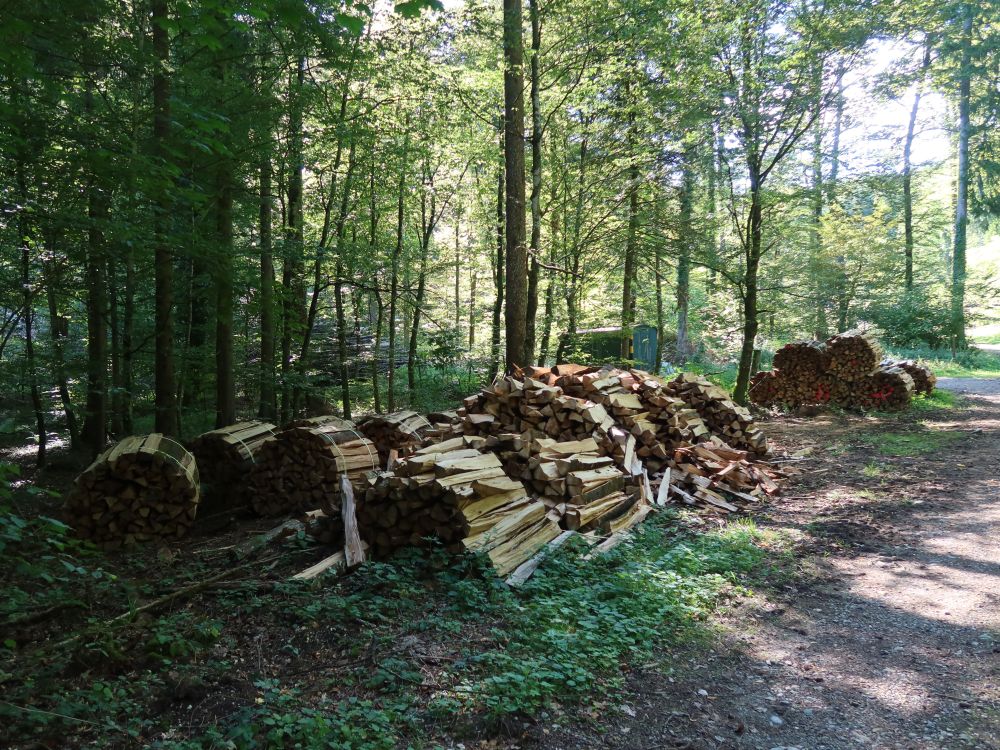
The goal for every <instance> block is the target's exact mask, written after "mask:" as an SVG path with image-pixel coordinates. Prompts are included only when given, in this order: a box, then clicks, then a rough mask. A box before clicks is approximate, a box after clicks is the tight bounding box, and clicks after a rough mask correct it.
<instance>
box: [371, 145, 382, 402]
mask: <svg viewBox="0 0 1000 750" xmlns="http://www.w3.org/2000/svg"><path fill="white" fill-rule="evenodd" d="M375 168H376V166H375V158H374V155H373V156H372V163H371V171H370V172H369V180H368V186H369V201H370V203H369V207H368V213H369V216H368V221H369V224H368V256H369V257H370V258H374V257H376V255H375V252H376V248H377V246H378V218H379V216H378V193H377V192H376V191H375ZM379 283H380V279H379V272H378V269H377V268H376V270H375V272H374V273H373V275H372V290H373V292H372V294H373V296H374V297H375V303H376V305H377V307H378V315H377V318H376V322H375V338H374V341H373V342H372V372H371V375H372V399H373V402H374V403H373V408H374V409H375V413H376V414H381V413H382V394H381V393H380V388H379V377H378V368H379V359H380V358H381V356H382V323H383V322H384V318H385V302H384V301H383V300H382V292H381V291H380V290H379ZM369 307H370V305H369ZM369 319H370V317H369Z"/></svg>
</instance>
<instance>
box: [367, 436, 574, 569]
mask: <svg viewBox="0 0 1000 750" xmlns="http://www.w3.org/2000/svg"><path fill="white" fill-rule="evenodd" d="M458 440H460V441H462V442H463V443H464V444H465V446H466V447H461V446H460V444H456V443H454V442H452V444H451V445H450V446H448V448H447V449H446V450H441V448H442V447H444V446H441V445H438V446H429V447H426V448H422V449H420V450H418V451H416V452H415V453H414V454H413V455H411V456H409V457H407V458H403V459H401V460H400V461H399V462H398V463H397V465H396V466H395V468H394V469H393V471H392V472H385V473H373V474H371V475H369V486H368V488H367V490H366V492H365V499H364V502H363V503H361V504H360V505H359V508H358V527H359V530H360V532H361V537H362V539H364V540H365V541H366V542H367V543H368V545H369V548H370V549H371V550H372V551H373V553H374V554H375V555H377V556H384V555H386V554H388V553H390V552H392V551H393V550H395V549H398V548H400V547H403V546H421V545H425V544H427V543H428V542H429V540H430V539H432V538H434V539H437V540H439V541H440V542H442V543H444V544H446V545H448V546H452V547H457V548H460V549H465V550H469V551H474V552H483V553H485V554H486V555H487V556H488V557H489V559H490V561H491V562H492V563H493V566H494V567H495V568H496V570H497V573H498V574H499V575H506V574H507V573H509V572H510V571H512V570H513V569H514V568H516V567H517V566H518V565H520V564H521V563H522V562H524V561H525V560H527V559H528V558H529V557H531V556H532V555H534V554H535V553H536V552H537V551H538V550H539V549H540V548H541V547H542V546H544V545H545V544H546V543H548V542H550V541H551V540H552V539H554V538H555V537H556V536H558V534H559V533H560V528H559V525H558V523H557V520H556V519H555V518H554V517H553V515H552V514H551V513H550V511H549V509H548V508H546V506H545V504H544V503H542V502H540V501H538V500H534V499H532V498H531V497H530V496H529V495H528V492H527V490H526V489H525V487H524V485H523V484H522V483H521V482H520V481H517V480H515V479H511V478H510V477H508V476H507V475H506V473H505V472H504V469H503V466H502V464H501V462H500V459H499V457H498V456H497V455H496V454H493V453H483V452H482V451H480V450H479V449H478V448H477V447H474V446H475V445H477V444H481V442H480V441H481V439H477V438H475V437H473V438H471V439H469V440H468V441H466V440H464V439H461V438H459V439H458Z"/></svg>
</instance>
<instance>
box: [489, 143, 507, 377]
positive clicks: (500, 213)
mask: <svg viewBox="0 0 1000 750" xmlns="http://www.w3.org/2000/svg"><path fill="white" fill-rule="evenodd" d="M503 141H504V136H503V131H502V130H501V135H500V150H501V151H503ZM505 195H506V191H505V186H504V170H503V168H500V169H498V170H497V202H496V205H497V220H496V242H497V245H496V257H495V259H494V264H493V270H494V272H493V285H494V288H495V289H496V294H495V296H494V298H493V321H492V328H491V331H490V345H491V349H490V351H491V353H492V357H491V362H490V374H489V378H488V380H489V381H490V382H491V383H492V382H493V380H494V379H496V376H497V373H498V372H499V370H500V317H501V314H502V313H503V303H504V275H505V269H506V265H505V262H504V196H505Z"/></svg>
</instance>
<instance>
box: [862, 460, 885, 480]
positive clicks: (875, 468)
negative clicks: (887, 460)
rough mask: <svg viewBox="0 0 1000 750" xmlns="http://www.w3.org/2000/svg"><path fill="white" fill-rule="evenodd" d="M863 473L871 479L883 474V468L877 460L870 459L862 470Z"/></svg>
mask: <svg viewBox="0 0 1000 750" xmlns="http://www.w3.org/2000/svg"><path fill="white" fill-rule="evenodd" d="M861 474H862V475H863V476H866V477H868V478H869V479H876V478H878V477H880V476H882V474H883V469H882V466H881V465H880V464H879V463H878V462H877V461H869V462H868V463H867V464H865V466H864V468H863V469H862V470H861Z"/></svg>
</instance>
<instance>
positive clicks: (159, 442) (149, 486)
mask: <svg viewBox="0 0 1000 750" xmlns="http://www.w3.org/2000/svg"><path fill="white" fill-rule="evenodd" d="M198 480H199V477H198V467H197V464H196V463H195V458H194V456H193V455H191V453H189V452H188V451H187V450H185V449H184V447H183V446H182V445H180V444H179V443H177V442H174V441H173V440H171V439H170V438H168V437H166V436H165V435H160V434H158V433H154V434H152V435H145V436H136V437H127V438H125V439H124V440H122V441H121V442H119V443H118V444H117V445H115V446H114V447H112V448H109V449H108V450H106V451H105V452H104V453H102V454H101V455H100V456H98V457H97V460H95V461H94V462H93V463H92V464H91V465H90V466H89V467H88V468H87V469H86V470H85V471H84V472H83V473H82V474H80V476H78V477H77V478H76V481H75V483H74V484H73V488H72V489H71V490H70V492H69V494H68V495H67V498H66V506H65V513H66V517H67V520H68V521H69V523H70V525H71V526H73V527H74V529H75V530H76V531H77V533H78V534H79V535H80V536H82V537H84V538H85V539H90V540H92V541H94V542H96V543H98V544H102V545H115V544H122V543H124V544H132V543H134V542H143V541H149V540H152V539H159V538H179V537H182V536H184V534H186V533H187V532H188V530H189V529H190V528H191V526H192V524H193V523H194V519H195V515H196V514H197V512H198V501H199V499H200V497H201V494H200V489H199V484H198Z"/></svg>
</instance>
